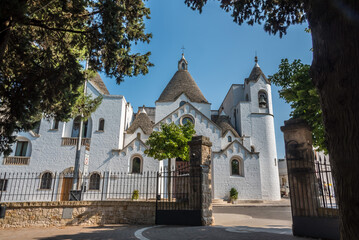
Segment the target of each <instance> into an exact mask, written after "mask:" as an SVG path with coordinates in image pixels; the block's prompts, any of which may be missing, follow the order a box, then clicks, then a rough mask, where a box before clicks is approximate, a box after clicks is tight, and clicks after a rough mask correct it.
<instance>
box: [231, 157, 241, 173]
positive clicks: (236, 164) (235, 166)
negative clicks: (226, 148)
mask: <svg viewBox="0 0 359 240" xmlns="http://www.w3.org/2000/svg"><path fill="white" fill-rule="evenodd" d="M231 175H232V176H243V167H242V161H241V160H239V159H232V160H231Z"/></svg>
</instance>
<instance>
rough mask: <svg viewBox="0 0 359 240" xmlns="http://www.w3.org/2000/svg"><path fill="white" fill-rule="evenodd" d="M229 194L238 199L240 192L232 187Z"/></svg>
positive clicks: (233, 198)
mask: <svg viewBox="0 0 359 240" xmlns="http://www.w3.org/2000/svg"><path fill="white" fill-rule="evenodd" d="M229 196H230V197H231V199H232V200H237V199H238V192H237V190H236V189H235V188H231V191H229Z"/></svg>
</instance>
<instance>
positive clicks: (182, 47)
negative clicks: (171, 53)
mask: <svg viewBox="0 0 359 240" xmlns="http://www.w3.org/2000/svg"><path fill="white" fill-rule="evenodd" d="M181 49H182V54H184V50H185V48H184V46H182V47H181Z"/></svg>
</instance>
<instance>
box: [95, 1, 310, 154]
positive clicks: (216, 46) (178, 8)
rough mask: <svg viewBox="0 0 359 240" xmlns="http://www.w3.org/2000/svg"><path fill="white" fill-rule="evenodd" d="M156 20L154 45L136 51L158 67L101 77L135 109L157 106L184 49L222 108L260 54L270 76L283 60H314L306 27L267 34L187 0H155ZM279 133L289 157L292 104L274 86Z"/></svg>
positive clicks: (280, 148)
mask: <svg viewBox="0 0 359 240" xmlns="http://www.w3.org/2000/svg"><path fill="white" fill-rule="evenodd" d="M146 4H147V6H148V7H149V8H150V9H151V19H149V20H146V31H147V32H151V33H152V34H153V38H152V40H151V42H150V44H138V45H134V46H133V47H132V49H133V51H134V52H135V51H137V52H142V53H144V52H148V51H150V52H151V53H152V55H151V57H150V61H151V62H152V63H154V65H155V66H154V67H152V68H150V70H149V73H148V74H147V75H145V76H138V77H133V78H127V79H125V82H123V83H121V84H120V85H117V84H116V82H115V80H114V79H110V78H107V77H106V76H105V75H104V74H101V76H102V78H103V80H104V82H105V84H106V86H107V88H108V90H109V91H110V93H111V94H115V95H124V96H125V98H126V100H127V101H128V102H130V103H131V104H132V106H133V107H134V110H135V111H137V108H138V107H139V106H142V105H146V106H150V107H153V106H155V101H156V100H157V99H158V97H159V96H160V94H161V92H162V90H163V89H164V88H165V86H166V85H167V83H168V82H169V81H170V79H171V78H172V76H173V75H174V73H175V72H176V71H177V62H178V60H179V59H180V57H181V53H182V50H181V48H182V46H184V47H185V57H186V59H187V61H188V70H189V72H190V73H191V75H192V77H193V78H194V80H195V81H196V83H197V84H198V86H199V88H200V89H201V91H202V93H203V94H204V96H205V97H206V98H207V100H208V101H209V102H210V103H212V109H218V108H219V106H220V104H221V103H222V101H223V99H224V97H225V95H226V94H227V92H228V90H229V88H230V86H231V85H232V84H241V83H243V81H244V79H245V78H246V77H248V76H249V74H250V72H251V70H252V68H253V66H254V56H255V52H257V55H258V59H259V65H260V67H261V69H262V71H263V72H264V74H266V75H267V76H269V75H272V74H274V73H275V72H276V71H277V70H278V65H279V64H280V61H281V59H282V58H288V59H289V60H290V61H292V60H293V59H301V60H302V61H303V62H304V63H307V64H310V63H311V62H312V52H311V51H310V48H311V46H312V42H311V37H310V34H308V33H306V32H305V31H304V29H305V28H306V27H307V24H303V25H295V26H291V27H290V28H289V29H288V34H287V35H286V36H284V37H283V38H282V39H280V38H279V36H278V35H276V36H273V35H269V34H268V33H266V32H264V30H263V26H259V25H255V26H248V25H246V24H244V25H242V26H239V25H237V24H235V23H233V21H232V18H231V17H230V14H229V13H226V12H225V11H223V10H222V9H220V8H219V6H218V3H217V1H209V2H208V4H207V5H206V6H205V7H204V9H203V12H202V14H199V13H198V12H196V11H192V10H191V9H190V8H188V7H186V5H185V4H184V0H176V1H175V0H150V1H148V2H147V3H146ZM272 98H273V109H274V122H275V133H276V142H277V152H278V158H283V157H284V154H285V150H284V140H283V135H282V132H281V131H280V126H282V125H283V121H284V120H287V119H288V118H289V113H290V106H289V105H288V104H287V103H285V102H284V101H283V100H282V99H280V98H279V96H278V87H276V86H274V85H272Z"/></svg>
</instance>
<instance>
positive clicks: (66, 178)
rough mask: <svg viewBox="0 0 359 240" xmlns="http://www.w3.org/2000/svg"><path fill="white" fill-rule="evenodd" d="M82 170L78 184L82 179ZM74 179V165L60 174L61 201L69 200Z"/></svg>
mask: <svg viewBox="0 0 359 240" xmlns="http://www.w3.org/2000/svg"><path fill="white" fill-rule="evenodd" d="M81 175H82V174H81V172H79V181H78V185H80V184H81V183H80V181H81V179H82V177H81ZM73 181H74V167H69V168H66V169H65V170H64V171H62V172H61V174H60V184H59V188H61V191H60V201H69V196H70V191H71V190H72V184H73Z"/></svg>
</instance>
